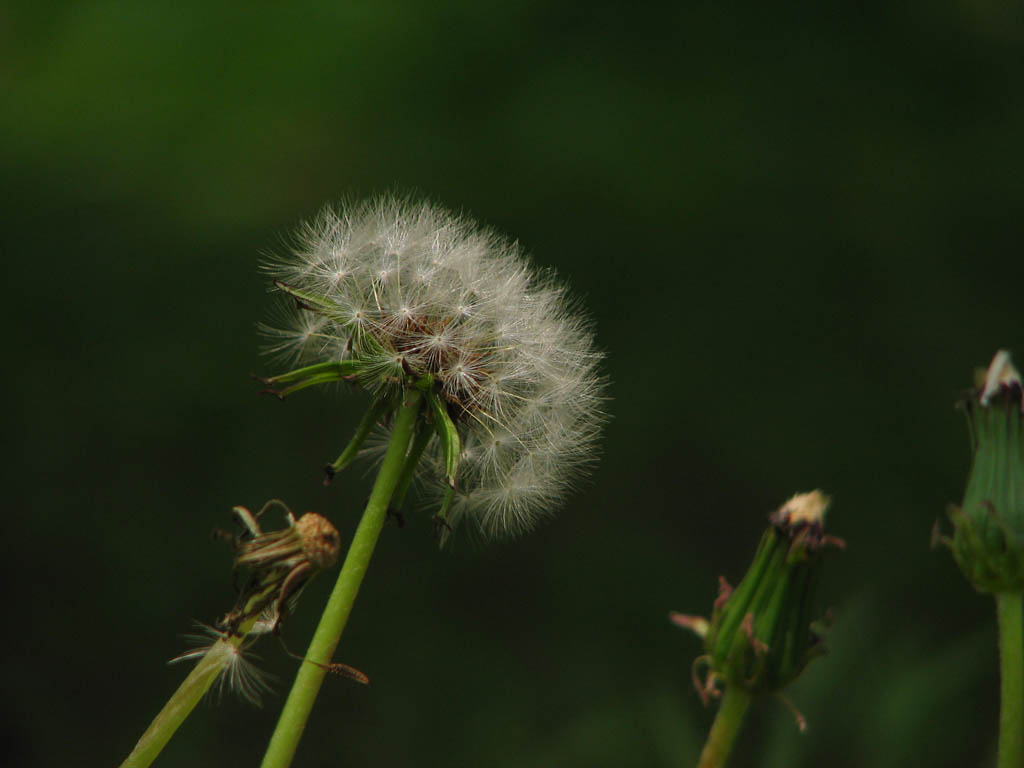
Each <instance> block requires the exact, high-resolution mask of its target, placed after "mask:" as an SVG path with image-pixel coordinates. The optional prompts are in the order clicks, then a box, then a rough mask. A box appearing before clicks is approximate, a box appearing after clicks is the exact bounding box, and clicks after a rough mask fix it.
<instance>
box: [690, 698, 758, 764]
mask: <svg viewBox="0 0 1024 768" xmlns="http://www.w3.org/2000/svg"><path fill="white" fill-rule="evenodd" d="M750 699H751V694H750V693H748V692H747V691H744V690H743V689H742V688H740V687H739V686H736V685H730V686H727V687H726V689H725V693H724V694H722V703H721V704H720V705H719V707H718V714H717V715H715V722H714V723H712V724H711V733H709V734H708V740H707V741H706V742H705V743H704V751H703V752H701V753H700V762H698V763H697V768H722V766H724V765H725V761H726V759H727V758H728V757H729V752H730V751H731V750H732V745H733V743H734V742H735V741H736V736H737V734H738V733H739V732H740V726H742V725H743V716H744V715H745V714H746V713H747V707H748V706H750Z"/></svg>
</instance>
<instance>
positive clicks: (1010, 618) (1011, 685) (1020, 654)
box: [996, 592, 1024, 768]
mask: <svg viewBox="0 0 1024 768" xmlns="http://www.w3.org/2000/svg"><path fill="white" fill-rule="evenodd" d="M1022 603H1024V596H1022V595H1021V594H1020V593H1019V592H1003V593H1000V594H997V595H996V615H997V617H998V619H999V661H1000V667H1001V670H1000V671H1001V673H1002V685H1001V702H1000V707H999V761H998V766H999V768H1021V767H1022V766H1024V622H1022V620H1024V611H1022Z"/></svg>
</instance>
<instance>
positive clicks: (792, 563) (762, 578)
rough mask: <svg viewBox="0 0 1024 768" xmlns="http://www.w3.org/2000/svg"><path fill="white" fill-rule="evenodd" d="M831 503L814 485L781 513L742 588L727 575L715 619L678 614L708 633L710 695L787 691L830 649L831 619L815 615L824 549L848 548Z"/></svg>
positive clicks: (704, 661) (705, 685) (702, 688)
mask: <svg viewBox="0 0 1024 768" xmlns="http://www.w3.org/2000/svg"><path fill="white" fill-rule="evenodd" d="M828 504H829V499H828V497H827V496H825V495H824V494H822V493H821V492H820V491H811V492H810V493H800V494H796V495H795V496H793V497H792V498H791V499H790V500H789V501H787V502H786V503H785V504H783V505H782V506H781V507H780V508H779V509H778V510H777V511H775V512H773V513H772V514H771V515H770V516H769V526H768V529H767V530H766V531H765V533H764V534H763V536H762V537H761V542H760V544H759V546H758V548H757V552H756V553H755V555H754V560H753V562H752V563H751V565H750V568H749V569H748V570H747V573H746V575H745V576H744V577H743V579H742V580H741V581H740V582H739V584H738V585H737V586H736V587H735V588H732V587H730V586H729V585H728V583H727V582H725V580H724V579H723V580H722V583H721V586H720V590H719V597H718V599H717V600H716V601H715V604H714V607H713V611H712V614H711V619H710V621H706V620H702V619H701V618H700V617H696V616H689V615H683V614H672V615H671V618H672V620H673V621H674V622H675V623H676V624H678V625H679V626H682V627H685V628H687V629H691V630H693V631H694V632H696V633H697V634H699V635H700V636H701V637H703V639H704V647H705V655H704V656H702V657H700V658H699V659H698V665H697V667H703V668H704V669H705V670H706V672H705V675H704V678H703V679H702V680H701V679H700V678H699V675H696V674H695V683H696V684H697V688H698V692H699V693H700V694H701V696H702V697H703V698H705V700H706V699H707V697H708V696H717V695H719V694H720V689H721V687H722V686H730V685H734V686H738V687H740V688H742V689H744V690H746V691H748V692H751V693H757V692H760V691H779V690H781V689H782V688H784V687H785V686H787V685H788V684H789V683H791V682H792V681H793V680H795V679H796V678H797V677H798V676H799V675H800V673H801V672H802V671H803V670H804V668H805V667H806V666H807V664H808V662H809V661H810V660H811V659H813V658H815V657H816V656H819V655H821V654H822V653H824V650H825V646H824V637H823V634H824V626H823V622H821V621H816V620H815V619H814V595H815V591H816V587H817V583H818V580H819V576H820V567H821V555H822V553H823V552H824V551H825V550H826V549H828V548H832V547H842V546H843V542H842V541H841V540H840V539H837V538H835V537H832V536H829V535H827V534H826V533H825V530H824V520H825V511H826V509H827V508H828ZM697 667H695V670H696V669H697Z"/></svg>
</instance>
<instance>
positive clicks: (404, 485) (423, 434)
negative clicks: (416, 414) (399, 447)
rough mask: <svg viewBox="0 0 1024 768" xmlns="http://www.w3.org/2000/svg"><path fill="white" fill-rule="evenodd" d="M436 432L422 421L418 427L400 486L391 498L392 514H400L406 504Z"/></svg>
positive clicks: (404, 465)
mask: <svg viewBox="0 0 1024 768" xmlns="http://www.w3.org/2000/svg"><path fill="white" fill-rule="evenodd" d="M435 434H436V432H435V431H434V429H433V426H431V425H428V424H424V423H423V422H422V421H420V423H419V426H418V427H417V431H416V437H415V438H413V441H412V445H411V446H410V447H409V453H408V454H407V455H406V457H405V464H403V465H402V474H401V475H400V476H399V478H398V485H396V486H395V493H394V494H393V495H392V497H391V504H390V506H389V509H390V510H391V511H392V512H400V511H401V510H402V504H404V503H405V495H406V493H408V491H409V486H410V485H411V484H412V479H413V477H414V476H415V475H416V466H417V465H418V464H419V462H420V459H421V458H422V457H423V452H424V451H425V450H426V448H427V445H429V443H430V441H431V440H432V439H433V437H434V435H435Z"/></svg>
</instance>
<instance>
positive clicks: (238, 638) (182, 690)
mask: <svg viewBox="0 0 1024 768" xmlns="http://www.w3.org/2000/svg"><path fill="white" fill-rule="evenodd" d="M266 596H267V591H263V592H260V593H259V594H257V595H254V596H253V597H252V599H251V600H250V601H249V602H248V607H249V608H251V607H252V606H254V605H256V604H257V603H258V602H259V601H260V600H263V599H264V598H265V597H266ZM247 610H248V608H247ZM258 618H259V617H258V616H253V617H251V618H249V619H247V620H246V621H245V622H243V623H242V624H241V626H239V628H238V633H237V634H233V635H231V636H230V637H222V638H220V639H219V640H217V642H215V643H214V644H213V646H212V647H211V648H210V650H209V651H208V652H207V653H206V654H205V655H204V656H203V658H201V659H200V660H199V663H198V664H196V665H195V666H194V667H193V668H192V671H191V672H189V674H188V677H186V678H185V679H184V680H183V681H182V683H181V685H179V686H178V689H177V690H176V691H175V692H174V693H173V694H171V698H170V699H168V700H167V703H166V704H164V706H163V709H161V710H160V712H159V713H157V716H156V717H155V718H153V722H152V723H150V724H149V728H147V729H146V732H145V733H143V734H142V738H140V739H139V741H138V743H137V744H136V745H135V748H134V749H133V750H132V751H131V754H130V755H128V757H127V758H125V761H124V762H123V763H121V768H147V766H149V765H150V764H152V762H153V761H154V760H156V757H157V755H159V754H160V751H161V750H162V749H163V748H164V747H165V746H166V745H167V742H168V741H170V740H171V737H172V736H173V735H174V733H175V731H177V730H178V727H179V726H180V725H181V724H182V723H183V722H185V718H187V717H188V716H189V715H190V714H191V713H192V710H193V709H195V706H196V704H198V703H199V701H200V700H201V699H202V698H203V696H204V695H205V694H206V692H207V691H208V690H210V686H211V685H213V683H214V681H215V680H216V679H217V675H219V674H220V673H221V671H222V670H223V669H224V667H225V666H227V665H228V663H229V662H231V660H232V659H233V658H234V657H235V655H236V654H237V652H238V647H239V646H240V645H241V644H242V643H243V642H244V640H245V636H246V635H247V634H248V633H249V630H251V629H252V626H253V624H255V623H256V621H257V619H258Z"/></svg>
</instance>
